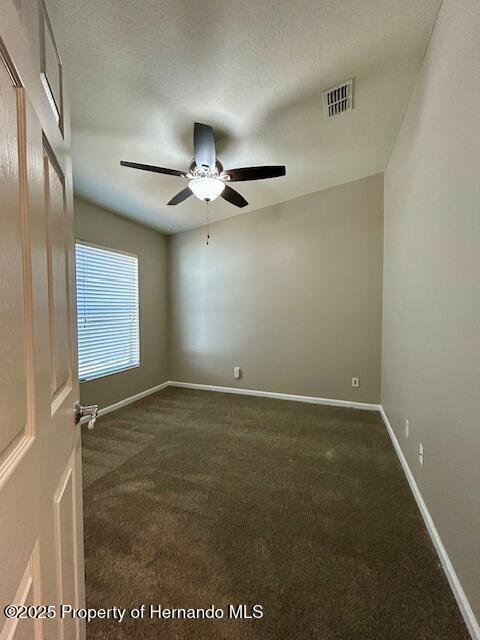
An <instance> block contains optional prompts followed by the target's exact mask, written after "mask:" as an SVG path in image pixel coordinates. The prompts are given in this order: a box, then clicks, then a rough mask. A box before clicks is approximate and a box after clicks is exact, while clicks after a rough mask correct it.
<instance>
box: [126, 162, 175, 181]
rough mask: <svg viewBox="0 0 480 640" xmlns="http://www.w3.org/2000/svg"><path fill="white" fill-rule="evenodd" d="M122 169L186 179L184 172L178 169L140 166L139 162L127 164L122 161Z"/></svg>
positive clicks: (149, 165) (151, 165)
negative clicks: (127, 168) (128, 168)
mask: <svg viewBox="0 0 480 640" xmlns="http://www.w3.org/2000/svg"><path fill="white" fill-rule="evenodd" d="M120 164H121V165H122V167H131V168H132V169H142V170H143V171H153V172H154V173H165V174H166V175H167V176H178V177H180V178H184V177H185V173H184V172H183V171H177V169H164V168H163V167H156V166H155V165H153V164H139V163H138V162H125V160H121V161H120Z"/></svg>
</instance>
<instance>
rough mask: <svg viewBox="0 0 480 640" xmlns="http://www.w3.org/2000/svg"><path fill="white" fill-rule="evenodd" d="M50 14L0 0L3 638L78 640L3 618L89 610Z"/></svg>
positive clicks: (68, 232)
mask: <svg viewBox="0 0 480 640" xmlns="http://www.w3.org/2000/svg"><path fill="white" fill-rule="evenodd" d="M47 10H48V1H47V2H46V3H45V2H43V0H29V1H28V2H23V0H22V1H19V0H16V1H15V0H1V2H0V216H1V223H2V233H1V234H0V323H1V326H0V362H2V366H1V367H0V403H1V407H2V410H1V411H0V640H7V638H8V639H9V640H23V639H27V638H28V640H32V639H35V640H36V639H37V638H38V640H56V639H58V640H83V639H84V638H85V624H84V622H83V621H72V620H65V621H64V622H62V621H61V620H60V619H58V618H56V619H54V620H43V621H41V622H35V623H33V622H30V621H28V620H15V619H6V617H5V615H4V607H5V606H6V605H8V604H22V603H25V604H35V605H40V604H45V605H50V604H51V605H55V606H57V611H58V605H59V604H61V603H64V604H71V605H72V606H74V607H82V606H84V604H85V597H84V568H83V517H82V495H81V442H80V429H79V427H78V426H75V424H74V405H75V401H76V400H77V399H78V376H77V364H76V321H75V313H76V307H75V295H74V294H75V283H74V279H73V276H74V274H73V264H74V260H73V250H74V249H73V248H74V235H73V210H72V201H73V197H72V180H71V166H70V151H69V145H70V131H69V118H68V96H67V95H66V93H65V88H64V86H63V80H62V73H61V65H60V62H59V60H60V59H59V55H58V50H57V48H56V43H55V38H54V32H55V29H54V22H53V23H52V22H51V21H50V19H49V18H48V14H47ZM52 24H53V27H52ZM42 29H43V30H46V31H47V32H48V33H47V35H48V38H47V41H45V38H43V37H42V36H41V35H40V34H41V33H42ZM54 58H56V60H57V63H58V64H57V63H55V61H54ZM55 73H57V76H55ZM46 74H49V75H50V78H49V81H50V80H51V85H52V86H51V89H52V95H54V97H55V102H58V103H59V108H60V110H61V118H60V119H59V118H58V114H56V113H55V110H54V109H53V108H52V100H51V98H52V96H49V95H48V92H47V87H46V85H45V78H44V76H45V75H46Z"/></svg>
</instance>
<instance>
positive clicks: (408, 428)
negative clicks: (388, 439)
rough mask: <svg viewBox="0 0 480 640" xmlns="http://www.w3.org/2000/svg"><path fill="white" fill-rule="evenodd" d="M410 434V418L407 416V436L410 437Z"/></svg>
mask: <svg viewBox="0 0 480 640" xmlns="http://www.w3.org/2000/svg"><path fill="white" fill-rule="evenodd" d="M409 435H410V420H408V418H405V437H406V438H408V437H409Z"/></svg>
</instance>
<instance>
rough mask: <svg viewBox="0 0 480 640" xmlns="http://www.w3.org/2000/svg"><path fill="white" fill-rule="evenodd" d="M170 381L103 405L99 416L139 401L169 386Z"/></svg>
mask: <svg viewBox="0 0 480 640" xmlns="http://www.w3.org/2000/svg"><path fill="white" fill-rule="evenodd" d="M169 384H170V383H169V382H163V383H162V384H158V385H157V386H156V387H151V388H150V389H146V390H145V391H141V392H140V393H136V394H135V395H134V396H129V397H128V398H124V399H123V400H120V401H119V402H115V403H114V404H110V405H108V406H107V407H102V408H101V409H99V410H98V415H99V416H104V415H105V414H106V413H110V412H111V411H116V410H117V409H121V408H122V407H126V406H127V405H128V404H132V402H137V400H141V399H142V398H146V396H150V395H152V393H156V392H157V391H161V390H162V389H165V388H166V387H168V385H169Z"/></svg>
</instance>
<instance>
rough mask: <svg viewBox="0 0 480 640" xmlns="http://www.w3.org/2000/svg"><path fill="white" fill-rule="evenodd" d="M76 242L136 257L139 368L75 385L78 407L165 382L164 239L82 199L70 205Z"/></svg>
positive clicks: (105, 402) (106, 402) (111, 400)
mask: <svg viewBox="0 0 480 640" xmlns="http://www.w3.org/2000/svg"><path fill="white" fill-rule="evenodd" d="M75 234H76V237H77V238H79V239H81V240H86V241H88V242H93V243H96V244H99V245H104V246H105V247H110V248H112V249H119V250H121V251H129V252H130V253H135V254H137V255H138V270H139V290H140V361H141V365H140V367H138V368H136V369H129V370H127V371H123V372H120V373H115V374H113V375H111V376H105V377H103V378H98V379H96V380H90V381H88V382H82V383H81V384H80V396H81V400H82V402H83V403H86V404H89V403H97V404H98V405H99V406H100V407H103V406H108V405H110V404H113V403H114V402H118V401H119V400H123V399H124V398H127V397H129V396H132V395H134V394H136V393H139V392H141V391H145V390H146V389H149V388H151V387H154V386H156V385H158V384H161V383H162V382H165V381H166V380H167V379H168V362H167V239H166V238H165V236H163V235H161V234H160V233H157V232H156V231H153V230H150V229H147V228H146V227H144V226H142V225H139V224H136V223H135V222H131V221H129V220H126V219H124V218H121V217H120V216H117V215H115V214H113V213H111V212H109V211H106V210H105V209H101V208H100V207H96V206H95V205H92V204H89V203H87V202H85V201H83V200H79V199H76V200H75Z"/></svg>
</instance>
